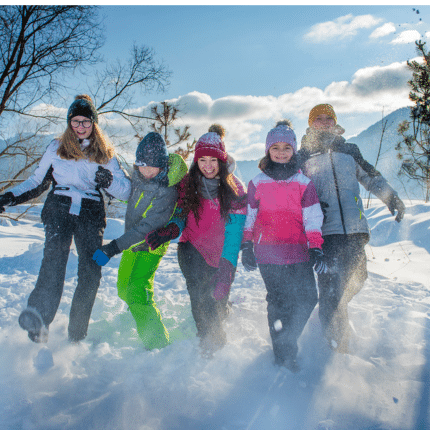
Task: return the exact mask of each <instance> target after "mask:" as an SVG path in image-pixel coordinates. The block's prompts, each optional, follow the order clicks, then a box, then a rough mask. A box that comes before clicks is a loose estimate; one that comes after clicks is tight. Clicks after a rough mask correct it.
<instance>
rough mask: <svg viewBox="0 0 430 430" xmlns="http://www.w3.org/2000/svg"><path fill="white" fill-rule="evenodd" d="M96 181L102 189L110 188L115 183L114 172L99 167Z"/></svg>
mask: <svg viewBox="0 0 430 430" xmlns="http://www.w3.org/2000/svg"><path fill="white" fill-rule="evenodd" d="M94 180H95V181H96V184H97V185H98V186H99V187H100V188H109V187H110V186H111V184H112V181H113V175H112V172H111V171H110V170H108V169H105V168H104V167H102V166H99V169H98V170H97V172H96V177H95V179H94Z"/></svg>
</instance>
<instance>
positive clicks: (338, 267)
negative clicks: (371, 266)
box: [318, 233, 369, 352]
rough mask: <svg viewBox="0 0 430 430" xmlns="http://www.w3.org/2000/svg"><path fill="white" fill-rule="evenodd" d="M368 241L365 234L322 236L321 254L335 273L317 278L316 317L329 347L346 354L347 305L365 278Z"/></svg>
mask: <svg viewBox="0 0 430 430" xmlns="http://www.w3.org/2000/svg"><path fill="white" fill-rule="evenodd" d="M368 241H369V235H368V234H365V233H357V234H350V235H343V234H335V235H328V236H324V243H323V251H324V255H325V256H326V257H327V258H329V259H330V260H331V261H332V264H334V271H333V272H330V273H325V274H320V275H318V289H319V317H320V321H321V325H322V327H323V331H324V335H325V337H326V338H327V340H328V342H329V345H330V347H332V348H333V349H335V350H337V351H338V352H348V344H349V332H350V329H349V317H348V303H349V302H350V301H351V299H352V298H353V297H354V296H355V295H356V294H357V293H358V292H359V291H360V290H361V289H362V288H363V285H364V282H365V281H366V279H367V259H366V252H365V250H364V247H365V245H366V243H367V242H368Z"/></svg>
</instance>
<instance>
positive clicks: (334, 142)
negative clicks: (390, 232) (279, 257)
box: [299, 104, 405, 353]
mask: <svg viewBox="0 0 430 430" xmlns="http://www.w3.org/2000/svg"><path fill="white" fill-rule="evenodd" d="M308 124H309V128H308V129H307V130H306V135H305V136H303V138H302V142H301V148H300V151H299V156H300V160H301V161H300V163H301V168H302V170H303V172H304V174H305V175H306V176H308V177H309V178H310V179H311V180H312V182H313V183H314V184H315V187H316V189H317V194H318V198H319V200H320V204H321V208H322V210H323V213H324V222H323V226H322V235H323V239H324V243H323V252H324V256H325V259H326V262H327V264H328V265H329V266H331V270H329V272H327V273H322V274H319V275H318V289H319V317H320V321H321V325H322V327H323V330H324V335H325V337H326V339H327V340H328V342H329V346H330V347H331V348H333V349H334V350H336V351H338V352H343V353H347V352H348V351H349V349H348V345H349V334H350V328H349V319H348V303H349V302H350V301H351V299H352V298H353V297H354V295H355V294H357V293H358V292H359V291H360V290H361V288H362V287H363V285H364V282H365V280H366V279H367V261H366V253H365V250H364V247H365V245H366V243H367V242H368V241H369V237H370V229H369V225H368V223H367V220H366V217H365V215H364V208H363V202H362V200H361V196H360V188H359V184H361V185H363V187H364V188H365V189H366V190H368V191H370V192H371V193H373V194H374V195H375V196H376V197H378V198H379V199H380V200H382V201H383V202H384V203H385V204H386V205H387V206H388V209H389V210H390V212H391V213H392V214H393V215H395V213H396V212H397V214H396V218H395V219H396V221H397V222H400V221H401V220H402V218H403V215H404V212H405V206H404V204H403V202H402V201H401V200H400V198H399V196H398V195H397V193H396V191H394V189H393V188H392V187H391V186H390V185H389V184H388V182H387V181H386V180H385V179H384V178H383V177H382V175H381V174H380V173H379V172H378V171H377V170H376V169H375V168H374V167H373V166H372V165H371V164H370V163H368V162H367V161H366V160H364V158H363V156H362V155H361V152H360V150H359V148H358V146H357V145H355V144H352V143H347V142H346V141H345V139H344V138H343V137H342V136H341V135H342V134H343V133H344V132H345V130H344V129H343V128H342V127H341V126H339V125H338V124H337V118H336V114H335V112H334V109H333V107H332V106H331V105H329V104H320V105H317V106H315V107H314V108H313V109H312V110H311V111H310V113H309V121H308Z"/></svg>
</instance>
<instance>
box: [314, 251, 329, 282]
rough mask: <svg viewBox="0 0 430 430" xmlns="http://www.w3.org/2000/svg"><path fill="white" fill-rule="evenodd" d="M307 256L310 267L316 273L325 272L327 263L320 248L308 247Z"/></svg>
mask: <svg viewBox="0 0 430 430" xmlns="http://www.w3.org/2000/svg"><path fill="white" fill-rule="evenodd" d="M309 257H310V261H311V264H312V267H313V268H314V270H315V272H316V273H317V274H318V275H320V274H321V273H327V271H328V265H327V261H326V258H325V256H324V253H323V251H322V249H319V248H310V249H309Z"/></svg>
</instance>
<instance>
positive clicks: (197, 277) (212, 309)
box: [178, 242, 228, 339]
mask: <svg viewBox="0 0 430 430" xmlns="http://www.w3.org/2000/svg"><path fill="white" fill-rule="evenodd" d="M178 262H179V266H180V268H181V271H182V273H183V275H184V277H185V281H186V283H187V290H188V293H189V295H190V301H191V312H192V314H193V318H194V321H195V322H196V327H197V336H199V337H200V338H204V337H205V336H207V335H210V336H213V337H215V338H220V339H225V337H226V334H225V332H224V330H223V328H222V321H223V319H224V318H225V316H226V313H227V300H228V298H227V297H226V298H224V299H222V300H215V299H214V298H213V297H212V295H211V293H212V289H213V285H212V283H211V282H210V280H211V278H212V276H213V275H214V274H215V272H216V271H217V268H215V267H212V266H209V265H208V264H207V263H206V261H205V259H204V258H203V257H202V256H201V254H200V253H199V252H198V251H197V249H196V248H194V246H193V245H191V243H190V242H180V243H179V244H178Z"/></svg>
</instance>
